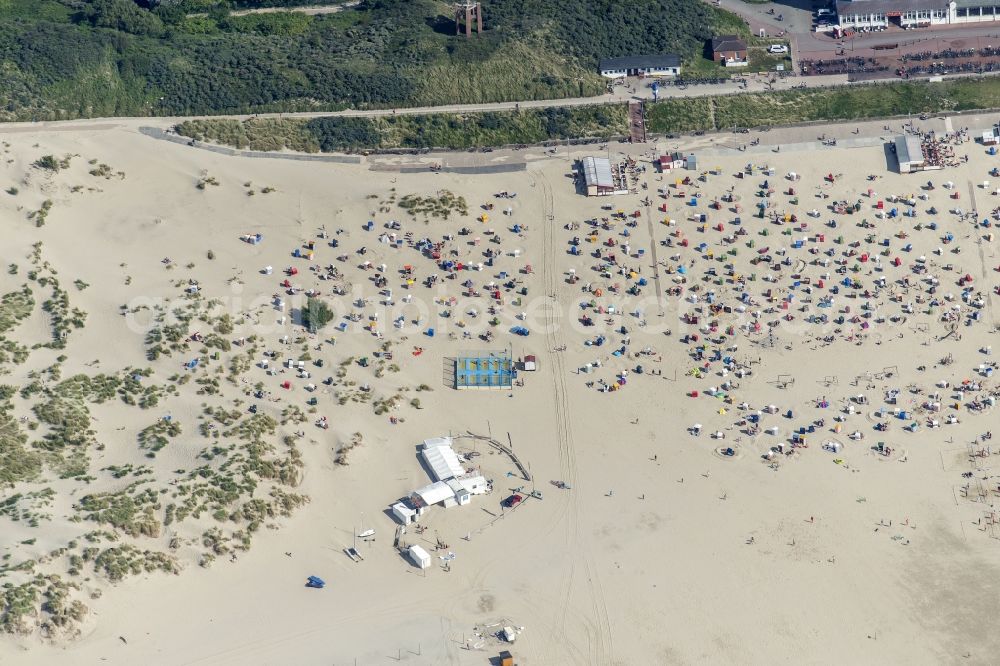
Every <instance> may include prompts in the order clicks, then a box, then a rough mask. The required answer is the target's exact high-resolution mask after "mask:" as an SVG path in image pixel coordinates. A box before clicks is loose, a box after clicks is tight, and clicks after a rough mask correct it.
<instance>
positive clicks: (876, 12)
mask: <svg viewBox="0 0 1000 666" xmlns="http://www.w3.org/2000/svg"><path fill="white" fill-rule="evenodd" d="M997 20H1000V3H995V2H992V0H838V2H837V25H838V27H839V28H840V29H841V30H879V29H885V28H888V27H890V26H896V27H900V28H924V27H930V26H936V25H953V24H960V23H980V22H983V21H997Z"/></svg>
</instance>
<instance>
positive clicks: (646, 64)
mask: <svg viewBox="0 0 1000 666" xmlns="http://www.w3.org/2000/svg"><path fill="white" fill-rule="evenodd" d="M598 68H599V70H600V72H601V76H603V77H606V78H609V79H618V78H622V77H625V76H638V77H643V76H677V75H678V74H680V73H681V57H680V56H679V55H675V54H673V53H662V54H659V55H639V56H623V57H621V58H602V59H601V62H600V63H599V65H598Z"/></svg>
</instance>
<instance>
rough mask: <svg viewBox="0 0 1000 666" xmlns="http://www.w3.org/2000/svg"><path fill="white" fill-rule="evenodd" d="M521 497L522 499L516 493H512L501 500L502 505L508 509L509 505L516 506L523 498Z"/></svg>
mask: <svg viewBox="0 0 1000 666" xmlns="http://www.w3.org/2000/svg"><path fill="white" fill-rule="evenodd" d="M523 499H524V498H523V497H521V496H520V495H518V494H517V493H514V494H513V495H511V496H510V497H508V498H507V499H505V500H504V501H503V505H504V506H505V507H507V508H508V509H510V508H511V507H514V506H517V505H518V504H520V503H521V500H523Z"/></svg>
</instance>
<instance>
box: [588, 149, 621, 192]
mask: <svg viewBox="0 0 1000 666" xmlns="http://www.w3.org/2000/svg"><path fill="white" fill-rule="evenodd" d="M578 165H579V166H578V172H579V174H580V175H581V176H582V178H583V187H584V190H585V191H586V193H587V196H588V197H606V196H609V195H612V194H628V176H627V175H626V174H627V170H626V165H625V164H624V163H621V164H612V163H611V160H609V159H608V158H606V157H584V158H583V159H582V160H580V162H579V163H578Z"/></svg>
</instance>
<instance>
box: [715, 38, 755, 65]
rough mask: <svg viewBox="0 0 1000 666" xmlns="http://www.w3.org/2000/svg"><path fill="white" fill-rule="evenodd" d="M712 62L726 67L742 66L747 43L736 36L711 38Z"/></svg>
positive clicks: (744, 61)
mask: <svg viewBox="0 0 1000 666" xmlns="http://www.w3.org/2000/svg"><path fill="white" fill-rule="evenodd" d="M712 60H714V61H715V62H721V63H723V64H727V65H729V64H744V63H746V61H747V43H746V42H745V41H743V40H742V39H740V38H739V36H737V35H719V36H717V37H713V38H712Z"/></svg>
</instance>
